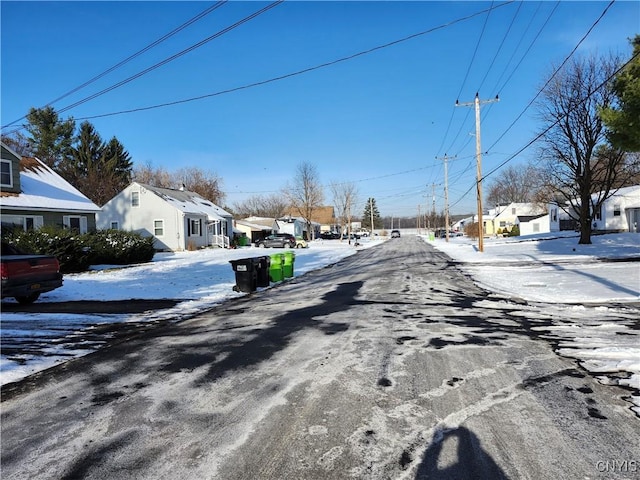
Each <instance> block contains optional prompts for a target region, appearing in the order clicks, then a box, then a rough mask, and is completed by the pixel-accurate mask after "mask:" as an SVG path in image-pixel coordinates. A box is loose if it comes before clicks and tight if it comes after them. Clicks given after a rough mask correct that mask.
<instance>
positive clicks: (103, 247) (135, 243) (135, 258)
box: [83, 230, 155, 265]
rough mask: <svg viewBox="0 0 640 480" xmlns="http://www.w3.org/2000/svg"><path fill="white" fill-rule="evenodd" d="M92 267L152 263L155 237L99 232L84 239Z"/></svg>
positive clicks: (108, 231) (121, 232)
mask: <svg viewBox="0 0 640 480" xmlns="http://www.w3.org/2000/svg"><path fill="white" fill-rule="evenodd" d="M83 241H84V245H85V246H87V247H89V248H90V254H91V264H92V265H130V264H132V263H145V262H150V261H151V260H152V259H153V255H154V254H155V249H154V248H153V237H143V236H142V235H140V234H138V233H134V232H123V231H122V230H98V231H97V232H94V233H89V234H87V235H85V236H84V238H83Z"/></svg>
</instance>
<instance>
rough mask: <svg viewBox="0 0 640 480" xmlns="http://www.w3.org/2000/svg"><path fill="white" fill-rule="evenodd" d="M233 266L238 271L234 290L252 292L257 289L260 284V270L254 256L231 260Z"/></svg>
mask: <svg viewBox="0 0 640 480" xmlns="http://www.w3.org/2000/svg"><path fill="white" fill-rule="evenodd" d="M229 263H230V264H231V268H233V271H234V272H236V284H235V285H234V286H233V290H234V291H236V292H246V293H251V292H255V291H256V287H257V286H258V272H257V268H256V263H257V262H256V261H255V259H253V258H241V259H239V260H229Z"/></svg>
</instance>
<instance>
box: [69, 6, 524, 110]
mask: <svg viewBox="0 0 640 480" xmlns="http://www.w3.org/2000/svg"><path fill="white" fill-rule="evenodd" d="M514 1H515V0H509V1H507V2H504V3H501V4H499V5H496V6H492V7H490V8H489V9H484V10H481V11H478V12H476V13H472V14H470V15H467V16H465V17H461V18H458V19H456V20H452V21H450V22H447V23H444V24H442V25H438V26H436V27H433V28H430V29H428V30H425V31H422V32H418V33H414V34H412V35H409V36H406V37H403V38H400V39H398V40H394V41H391V42H388V43H385V44H382V45H378V46H376V47H373V48H369V49H367V50H363V51H360V52H358V53H354V54H351V55H347V56H345V57H342V58H338V59H336V60H332V61H329V62H325V63H321V64H318V65H315V66H312V67H308V68H304V69H302V70H298V71H295V72H291V73H287V74H284V75H280V76H277V77H273V78H269V79H267V80H261V81H258V82H253V83H249V84H246V85H241V86H238V87H233V88H229V89H226V90H220V91H218V92H213V93H208V94H205V95H199V96H197V97H190V98H186V99H182V100H175V101H172V102H165V103H160V104H155V105H149V106H146V107H139V108H132V109H128V110H121V111H117V112H110V113H103V114H99V115H91V116H86V117H79V118H78V120H91V119H94V118H103V117H110V116H114V115H123V114H129V113H135V112H141V111H146V110H153V109H157V108H164V107H169V106H172V105H179V104H183V103H188V102H194V101H198V100H204V99H206V98H211V97H217V96H220V95H225V94H228V93H233V92H238V91H241V90H246V89H249V88H254V87H258V86H262V85H267V84H269V83H274V82H278V81H281V80H285V79H287V78H292V77H296V76H299V75H303V74H306V73H310V72H313V71H315V70H320V69H322V68H326V67H331V66H333V65H336V64H339V63H342V62H346V61H349V60H353V59H356V58H358V57H362V56H364V55H368V54H370V53H373V52H376V51H378V50H382V49H385V48H388V47H392V46H394V45H398V44H400V43H404V42H407V41H409V40H413V39H414V38H418V37H421V36H424V35H427V34H430V33H433V32H435V31H438V30H442V29H444V28H447V27H450V26H452V25H455V24H458V23H462V22H465V21H467V20H469V19H471V18H474V17H477V16H479V15H482V14H484V13H486V12H488V11H489V10H495V9H498V8H500V7H503V6H505V5H508V4H510V3H513V2H514Z"/></svg>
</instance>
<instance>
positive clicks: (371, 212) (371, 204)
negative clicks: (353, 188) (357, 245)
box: [369, 197, 373, 238]
mask: <svg viewBox="0 0 640 480" xmlns="http://www.w3.org/2000/svg"><path fill="white" fill-rule="evenodd" d="M369 216H370V217H371V238H373V197H369Z"/></svg>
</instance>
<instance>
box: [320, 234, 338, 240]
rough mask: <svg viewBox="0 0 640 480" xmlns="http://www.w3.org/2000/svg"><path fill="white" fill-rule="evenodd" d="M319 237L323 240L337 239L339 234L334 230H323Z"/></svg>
mask: <svg viewBox="0 0 640 480" xmlns="http://www.w3.org/2000/svg"><path fill="white" fill-rule="evenodd" d="M320 238H322V239H323V240H339V239H340V234H339V233H336V232H323V233H321V234H320Z"/></svg>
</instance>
